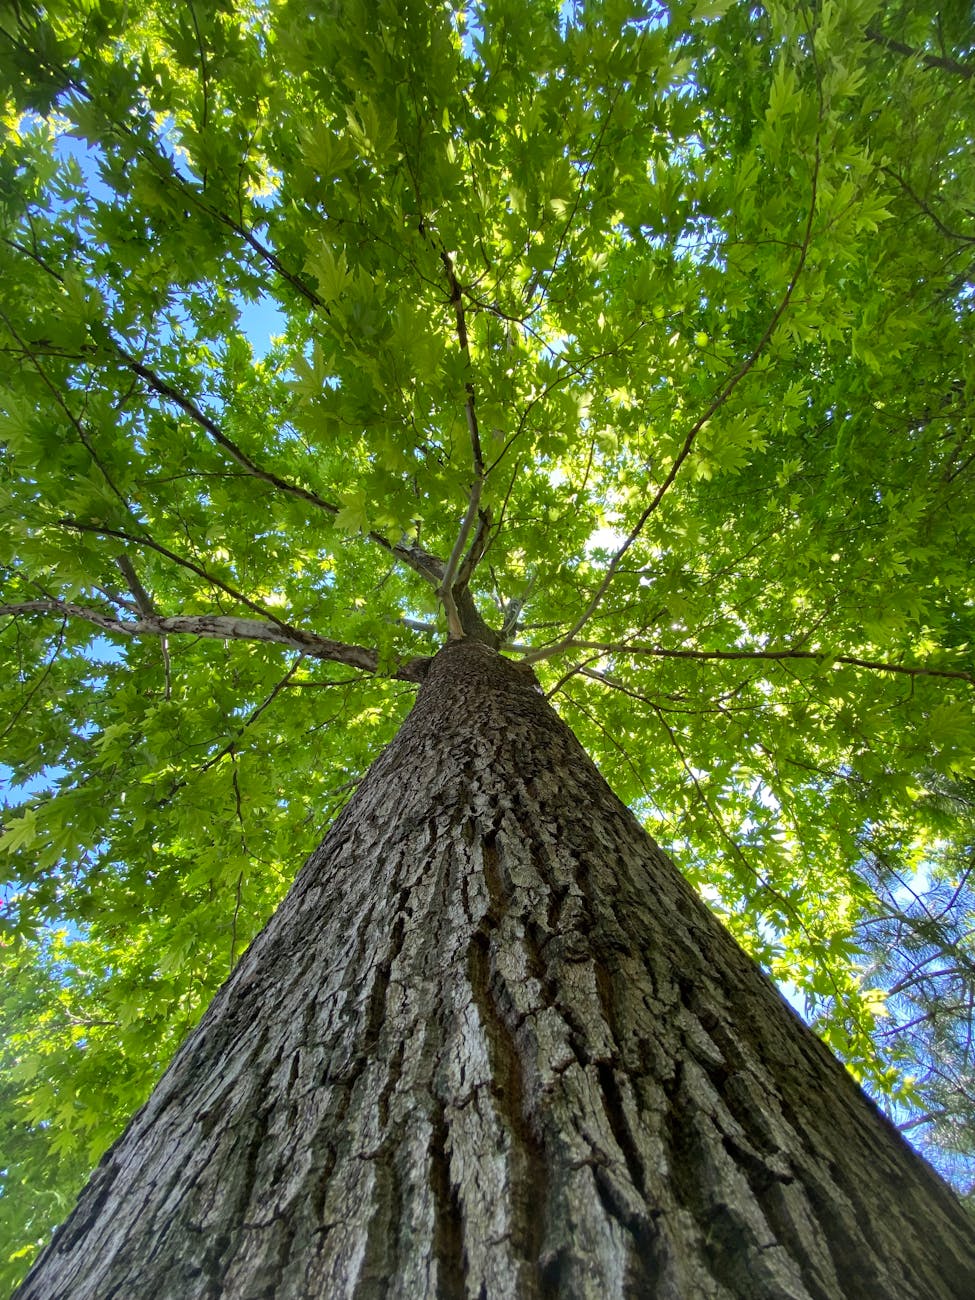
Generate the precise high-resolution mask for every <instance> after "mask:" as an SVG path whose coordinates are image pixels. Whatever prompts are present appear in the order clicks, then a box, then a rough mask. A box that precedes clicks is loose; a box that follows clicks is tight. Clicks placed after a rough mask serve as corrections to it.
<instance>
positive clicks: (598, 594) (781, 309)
mask: <svg viewBox="0 0 975 1300" xmlns="http://www.w3.org/2000/svg"><path fill="white" fill-rule="evenodd" d="M819 163H820V155H819V140H818V137H817V141H816V155H815V161H814V163H813V174H812V194H811V197H810V200H809V212H808V215H807V217H806V228H805V232H804V234H803V238H802V246H801V248H800V251H799V257H798V259H797V261H796V265H795V269H794V270H793V272H792V276H791V278H790V280H789V283H788V285H787V286H786V290H785V293H784V294H783V295H782V299H781V301H780V302H779V305H778V306H777V307H776V309H775V311H774V312H773V313H772V317H771V319H770V320H769V323H768V325H767V326H766V327H765V332H764V333H763V334H762V337H761V338H760V339H759V340H758V342H757V343H756V345H755V347H754V348H753V349H752V351H751V352H750V353H749V354H748V356H747V357H746V358H745V359H744V361H742V363H741V365H740V366H739V367H738V368H737V370H735V371H734V372H733V373H732V374H731V375H729V376H728V378H727V379H726V380H725V381H724V383H723V384H722V385H721V387H720V388H719V389H718V391H717V392H716V393H715V395H714V397H713V398H712V399H711V401H710V402H709V403H708V405H707V407H706V408H705V410H704V411H703V412H702V413H701V415H699V416H698V418H697V419H696V420H695V421H694V423H693V424H692V425H691V427H690V429H689V430H688V431H687V436H686V437H685V438H684V442H683V445H682V446H681V449H680V451H679V452H678V453H677V456H676V457H675V458H674V462H673V464H672V465H671V467H670V469H669V470H668V471H667V475H666V477H665V478H664V481H663V482H662V483H661V484H660V486H659V488H657V491H656V492H655V493H654V494H653V497H652V498H651V500H650V502H649V504H648V505H647V506H646V507H645V508H644V510H643V512H642V513H641V515H640V517H639V518H638V519H637V521H636V523H635V524H634V525H633V527H632V528H631V529H630V531H629V533H628V534H627V536H626V538H625V539H624V541H623V543H622V545H621V546H620V547H619V549H618V550H617V551H616V553H615V554H614V555H613V557H612V559H611V560H610V562H609V564H608V565H607V567H606V573H605V574H604V575H603V580H602V582H601V583H600V584H599V586H598V587H597V588H596V591H595V593H594V594H593V597H592V599H591V600H590V602H589V604H588V605H587V606H586V608H585V609H584V610H583V612H582V614H580V616H579V618H578V619H576V621H575V623H574V624H573V625H572V627H571V628H570V629H569V631H568V632H567V633H566V635H565V638H564V639H563V641H562V642H561V643H560V645H562V646H565V645H568V644H571V643H572V642H573V640H574V638H575V637H576V636H577V634H578V633H579V632H580V631H581V630H582V629H583V628H584V627H585V625H586V624H587V623H588V622H589V620H590V619H591V618H592V616H593V614H595V612H596V610H597V609H598V608H599V606H600V604H601V603H602V599H603V597H604V596H605V595H606V592H607V591H608V590H609V586H610V583H611V582H612V581H613V578H614V577H615V575H616V571H617V569H618V568H619V566H620V563H621V561H622V559H623V556H624V555H625V554H626V553H627V551H628V550H629V549H630V547H631V546H632V545H633V543H634V542H635V541H636V539H637V538H638V537H639V536H640V534H641V533H642V532H643V529H644V527H645V526H646V523H647V520H648V519H649V518H650V516H651V515H652V514H653V513H654V511H655V510H656V509H657V507H658V506H659V505H660V502H661V501H662V500H663V497H664V495H665V493H666V492H667V491H668V489H669V488H670V486H671V484H672V483H673V482H674V480H675V479H676V477H677V474H678V472H679V471H680V468H681V466H682V465H683V463H684V461H685V460H686V459H687V457H688V456H689V455H690V454H691V450H692V448H693V446H694V441H695V439H696V438H697V435H698V434H699V433H700V432H701V430H702V429H703V428H704V426H705V425H706V424H707V422H708V421H709V420H710V419H711V417H712V416H713V415H714V414H715V412H716V411H718V410H720V408H721V407H722V406H724V404H725V402H727V400H728V398H729V397H730V396H731V394H732V393H733V392H734V391H735V389H736V388H737V387H738V385H739V384H740V383H741V381H742V380H743V379H744V378H745V376H746V375H747V374H748V373H749V371H750V370H751V369H752V367H753V366H754V365H755V362H756V361H757V360H758V358H759V357H760V356H761V355H762V353H763V352H764V351H765V348H766V346H767V344H768V342H769V340H770V339H771V337H772V335H773V334H774V333H775V329H776V327H777V325H778V323H779V321H780V320H781V319H782V316H783V314H784V313H785V311H786V309H787V307H788V306H789V303H790V302H791V300H792V295H793V293H794V292H795V288H796V285H797V284H798V283H799V277H800V276H801V275H802V271H803V268H804V266H805V265H806V258H807V257H808V255H809V244H810V240H811V238H812V228H813V219H814V217H815V213H816V195H817V189H818V182H819ZM529 657H531V656H529Z"/></svg>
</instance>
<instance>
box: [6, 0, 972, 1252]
mask: <svg viewBox="0 0 975 1300" xmlns="http://www.w3.org/2000/svg"><path fill="white" fill-rule="evenodd" d="M0 15H2V16H0V69H2V71H0V79H2V80H0V93H2V95H3V101H4V102H3V120H4V127H3V147H2V156H0V286H2V288H0V357H2V364H0V370H2V375H0V377H2V389H0V448H2V452H0V524H2V527H0V539H2V540H0V546H2V554H0V565H2V573H3V592H2V596H0V602H2V605H0V608H2V610H3V611H4V617H3V619H2V622H0V659H2V667H0V694H2V706H0V718H2V719H3V722H2V724H0V731H2V735H3V745H2V752H0V761H2V762H3V763H5V764H6V765H7V766H8V768H9V771H10V772H11V774H12V788H11V793H10V795H9V804H10V807H9V808H8V811H7V812H6V813H5V815H4V820H5V825H6V835H5V837H4V838H3V839H2V840H0V867H2V872H3V878H4V879H5V880H6V881H7V884H6V885H5V886H4V895H3V899H4V906H3V916H2V922H0V925H2V931H0V939H2V943H3V963H4V969H3V971H2V972H0V981H2V983H0V987H3V988H4V990H5V992H4V994H3V998H4V1014H5V1021H6V1034H7V1039H6V1046H5V1048H4V1054H3V1073H2V1083H0V1088H2V1097H3V1105H4V1112H3V1114H4V1118H3V1129H2V1132H3V1139H4V1140H3V1156H2V1173H0V1178H2V1187H0V1201H2V1205H3V1211H4V1212H3V1214H2V1215H0V1218H2V1219H3V1220H4V1222H5V1223H6V1224H7V1225H8V1236H7V1237H6V1238H5V1240H4V1243H3V1259H4V1260H5V1261H6V1263H5V1265H4V1266H5V1267H7V1268H8V1272H9V1276H10V1277H13V1276H15V1275H17V1274H18V1273H19V1272H20V1271H22V1269H23V1268H24V1267H25V1266H26V1262H27V1258H28V1256H29V1254H30V1251H31V1249H32V1248H33V1247H34V1245H36V1243H37V1242H38V1241H40V1240H41V1239H43V1237H44V1236H45V1234H46V1233H47V1232H48V1230H49V1229H50V1227H51V1225H52V1224H53V1223H54V1222H55V1221H56V1220H57V1219H58V1218H59V1217H60V1216H61V1215H62V1213H63V1211H64V1209H65V1207H66V1206H67V1204H68V1203H69V1201H70V1198H71V1195H72V1194H73V1192H74V1190H75V1188H76V1187H77V1185H78V1183H79V1182H80V1181H81V1179H82V1178H83V1177H84V1175H85V1173H86V1171H87V1169H88V1168H89V1167H90V1164H91V1162H92V1161H93V1160H94V1158H95V1157H96V1156H97V1155H98V1154H99V1152H100V1151H101V1150H103V1149H104V1147H105V1145H106V1144H107V1143H108V1142H109V1141H110V1140H111V1138H112V1136H113V1134H115V1133H116V1132H117V1131H118V1130H119V1128H120V1126H121V1124H122V1123H123V1122H124V1119H125V1118H126V1116H127V1115H128V1114H129V1113H130V1112H131V1111H132V1109H133V1108H134V1107H135V1106H136V1105H137V1104H138V1103H139V1102H140V1100H141V1099H142V1098H143V1097H144V1096H145V1095H146V1093H147V1091H148V1089H149V1088H150V1086H151V1084H152V1082H153V1080H154V1079H155V1077H156V1076H157V1075H158V1073H159V1071H160V1070H161V1069H162V1067H163V1065H164V1064H165V1061H166V1059H167V1058H168V1056H169V1055H170V1054H171V1052H172V1050H173V1048H174V1047H175V1045H176V1044H177V1042H178V1041H179V1040H180V1038H181V1036H182V1035H183V1034H184V1033H185V1031H186V1029H187V1028H188V1027H189V1026H190V1025H191V1024H192V1023H193V1022H194V1020H195V1019H196V1018H197V1017H198V1015H199V1014H200V1011H201V1010H202V1008H203V1006H204V1005H205V1004H206V1001H207V999H208V998H209V997H210V995H211V994H212V992H213V991H214V989H215V988H216V987H217V986H218V985H219V983H220V982H221V981H222V979H223V978H224V977H225V976H226V974H227V972H228V971H229V969H230V968H231V966H232V964H233V962H234V961H235V960H236V958H237V957H238V956H239V955H240V953H241V951H242V950H243V948H244V947H245V946H246V943H247V942H248V940H249V939H250V938H251V937H252V936H253V934H254V933H255V932H256V930H257V929H258V928H259V927H260V925H261V924H262V923H263V921H264V920H265V919H266V918H267V916H268V915H269V913H270V912H271V910H272V909H273V907H274V905H275V903H276V901H277V900H278V899H279V898H280V897H281V895H282V893H283V891H284V890H285V889H286V887H287V884H288V881H289V880H290V879H291V878H292V877H293V875H294V872H295V871H296V870H297V868H298V866H299V865H300V863H301V861H302V859H303V856H304V855H305V853H306V852H307V851H308V850H310V849H311V848H312V847H314V845H315V844H316V843H317V841H318V839H319V838H320V836H321V834H322V832H323V830H324V828H325V826H326V825H327V824H328V822H329V820H330V819H331V817H332V816H333V815H334V812H335V811H336V809H337V808H338V807H339V806H340V805H341V802H342V800H343V799H344V798H345V797H346V796H347V793H348V791H349V789H350V788H351V786H352V785H353V784H354V781H355V779H356V777H357V776H358V775H359V774H360V773H361V772H362V771H363V770H364V769H365V767H366V766H367V765H368V763H369V761H370V759H371V758H372V757H373V756H374V755H375V754H376V753H377V752H378V750H379V748H380V747H381V745H382V744H383V743H384V742H385V741H386V740H387V739H388V738H389V737H390V736H391V734H392V733H393V731H394V730H395V728H396V726H397V724H398V722H399V720H400V719H401V718H402V716H403V715H404V713H405V711H406V709H407V708H408V706H409V703H410V699H411V696H412V690H413V687H412V686H411V685H410V684H408V683H407V682H405V681H404V680H403V678H408V677H409V670H408V668H407V667H405V666H406V665H407V664H408V661H409V660H410V659H411V658H413V657H415V656H417V655H423V654H429V653H432V652H433V651H434V649H435V648H436V646H437V644H439V643H440V642H441V641H442V640H443V638H444V636H445V635H446V634H447V632H448V628H452V629H453V631H454V632H455V633H456V632H457V631H458V630H460V628H461V626H464V627H467V628H468V629H469V628H470V622H469V619H468V616H467V615H465V614H464V613H463V609H462V599H463V598H464V597H465V592H466V593H467V594H468V595H473V598H474V601H475V602H476V604H477V607H478V609H479V610H480V613H481V615H482V616H483V618H484V619H485V620H486V621H487V623H489V624H490V625H491V626H492V627H495V628H501V626H502V624H503V625H504V634H503V635H504V640H505V644H506V652H507V653H510V654H525V655H527V656H528V657H529V658H530V659H532V660H533V662H534V663H535V665H536V667H537V670H538V671H539V673H540V675H541V677H542V679H543V681H544V682H545V683H546V684H547V686H548V687H550V688H551V689H552V690H553V692H554V694H553V702H554V703H555V705H556V706H557V707H558V708H559V709H560V710H561V711H562V712H563V714H564V715H565V717H566V719H567V720H568V722H569V723H570V725H571V726H572V727H573V729H574V730H575V731H576V733H577V734H578V735H579V737H580V739H581V740H582V741H583V742H584V743H585V744H586V745H587V747H588V748H589V750H590V752H591V753H592V754H593V756H594V757H595V759H596V760H597V762H598V763H599V764H600V766H601V767H602V769H603V771H604V772H605V774H606V775H607V777H608V778H609V780H610V781H611V782H612V783H613V785H614V786H615V788H616V789H617V791H618V792H619V793H620V795H621V796H622V797H623V798H624V799H626V800H628V801H629V802H630V803H632V804H633V806H634V807H636V808H637V810H638V811H639V812H640V814H641V815H642V816H643V817H644V818H645V820H646V823H647V825H648V827H649V828H650V829H651V830H652V831H653V832H654V834H655V835H656V836H657V837H658V838H659V839H661V840H662V841H663V842H664V843H665V844H667V845H668V846H670V847H672V848H673V850H674V853H675V856H676V858H677V860H678V862H679V863H680V864H681V865H682V866H683V867H684V869H685V870H686V871H687V872H688V873H689V875H690V877H691V878H692V879H693V880H694V882H695V883H696V884H697V885H698V886H699V888H700V889H701V890H702V892H703V893H704V896H705V897H706V898H707V899H708V900H709V901H710V902H712V903H713V905H714V906H715V908H716V909H717V910H718V911H719V912H720V913H721V914H722V915H723V916H724V917H725V919H726V920H727V922H728V923H729V925H730V926H731V927H732V929H733V930H734V932H735V933H736V934H737V935H738V937H739V938H740V939H741V940H742V941H743V942H744V943H745V944H746V945H747V946H748V947H749V948H750V949H751V950H752V951H753V952H755V954H756V955H757V956H758V957H759V958H760V959H761V960H762V961H763V962H764V963H765V965H766V966H767V968H768V969H769V970H771V972H772V973H773V974H774V975H775V976H776V977H777V978H779V979H781V980H786V981H789V982H790V984H791V986H792V987H793V988H794V989H796V990H798V992H799V993H800V995H802V996H804V997H805V998H806V999H807V1001H808V1005H809V1009H810V1012H811V1013H812V1014H814V1015H818V1016H819V1025H820V1028H821V1030H822V1032H823V1033H824V1034H825V1036H826V1038H827V1040H828V1041H829V1042H830V1043H831V1044H832V1045H833V1046H834V1047H835V1048H836V1049H837V1050H838V1051H840V1053H841V1054H843V1055H844V1056H845V1058H846V1059H847V1060H848V1061H849V1062H850V1065H851V1068H853V1069H854V1071H855V1072H856V1073H857V1075H858V1076H859V1077H861V1078H863V1079H864V1080H865V1081H866V1082H867V1083H868V1084H870V1086H872V1087H873V1088H874V1090H875V1091H876V1092H878V1093H879V1094H880V1095H882V1096H887V1097H888V1098H895V1099H896V1098H898V1097H899V1098H901V1099H902V1100H903V1101H905V1102H907V1103H910V1104H913V1101H912V1099H916V1098H915V1093H914V1092H912V1087H914V1086H915V1085H912V1084H911V1082H910V1079H909V1077H908V1076H907V1075H906V1074H905V1071H904V1068H903V1056H904V1053H903V1052H900V1053H899V1051H898V1049H897V1042H898V1039H897V1036H896V1035H890V1034H888V1033H885V1028H886V1027H888V1026H886V1025H885V1019H884V1005H883V1004H884V997H883V992H882V986H884V981H883V979H880V978H879V977H876V973H875V975H874V976H871V975H870V974H869V970H868V968H870V963H871V958H870V956H869V954H866V955H865V954H864V952H863V951H862V950H861V949H862V946H863V944H864V943H865V942H866V941H867V939H868V938H869V933H870V929H869V925H870V923H869V918H871V917H875V916H876V915H877V911H878V908H880V909H881V910H882V909H883V906H884V903H883V900H884V899H885V898H886V897H887V895H886V894H885V893H884V890H885V888H886V886H885V885H884V879H887V880H888V883H889V877H888V878H881V877H880V876H878V874H877V863H878V862H884V863H887V864H893V867H892V869H897V870H904V871H906V872H908V873H909V874H910V873H911V872H916V871H917V869H918V867H919V866H921V865H923V864H925V863H926V862H928V861H935V860H937V861H949V860H950V861H952V862H955V863H957V861H959V859H958V857H957V855H958V854H959V853H961V852H962V851H963V850H962V847H960V846H962V845H963V844H964V843H965V842H966V841H965V835H966V831H965V825H966V822H965V819H964V818H963V817H962V818H961V819H960V820H958V819H956V820H955V821H953V820H952V818H951V817H949V816H946V815H945V812H944V809H943V808H942V807H940V806H939V807H938V808H937V809H936V808H935V807H934V804H933V802H932V800H931V799H930V798H929V797H928V795H927V792H928V791H929V790H930V789H932V788H933V786H932V783H933V784H934V786H937V784H938V783H939V782H940V783H945V782H949V783H950V782H953V781H958V780H959V779H961V778H963V777H965V776H966V774H968V773H970V771H971V767H972V761H973V751H975V736H973V726H972V720H973V719H972V714H973V699H975V692H973V686H975V673H973V665H972V650H971V646H972V639H973V634H975V606H973V584H972V557H973V551H975V493H973V487H975V430H973V424H972V415H973V409H975V330H973V319H975V315H973V311H975V298H973V294H975V287H973V280H975V277H973V260H975V224H973V215H972V214H973V210H975V148H973V134H975V96H973V93H972V91H973V69H975V52H973V51H975V38H973V35H972V32H971V30H970V28H969V27H968V26H967V25H966V6H965V5H962V4H954V5H952V6H946V7H943V8H942V9H940V10H936V9H935V8H933V7H931V6H929V5H927V4H923V3H922V4H913V3H912V4H907V3H902V4H900V5H893V6H892V5H883V4H880V3H878V2H875V0H824V2H823V3H818V4H812V5H809V6H796V5H792V4H786V3H775V4H769V5H767V6H766V7H765V8H759V7H757V6H755V5H752V4H745V3H741V2H739V3H733V2H729V0H720V2H718V3H712V2H710V0H691V2H690V3H678V4H674V5H672V6H668V7H667V8H664V7H663V6H658V5H655V4H653V3H649V4H645V5H644V4H641V3H639V0H593V2H592V3H579V4H576V5H573V4H565V5H558V4H556V3H554V2H552V0H488V2H487V3H485V4H483V5H475V6H471V7H470V8H460V9H458V10H452V9H450V8H448V7H441V6H438V5H436V4H431V3H429V2H428V0H396V2H395V3H393V2H392V0H388V2H387V0H378V3H377V2H376V0H372V2H370V3H368V4H366V3H363V2H360V0H332V2H331V3H328V2H327V0H216V2H209V3H203V2H202V0H196V2H194V3H187V4H180V5H174V4H171V3H170V4H162V3H156V2H155V0H126V3H124V4H123V3H122V2H121V0H84V2H80V0H51V2H50V3H46V4H43V5H39V4H35V3H31V2H30V0H16V2H14V3H11V2H8V3H5V4H4V5H2V6H0ZM269 322H271V324H270V325H269ZM269 328H270V329H271V330H272V331H273V333H274V337H273V339H270V340H268V339H267V338H266V335H267V332H268V329H269ZM431 557H439V560H437V559H432V558H431ZM445 565H446V578H445V576H444V574H445ZM173 619H176V620H182V623H181V624H180V625H175V624H167V623H166V622H165V620H173ZM213 619H217V620H223V621H222V622H218V623H217V624H214V623H213V622H212V620H213ZM465 619H468V621H467V622H465ZM207 620H211V621H210V622H207ZM235 620H236V621H235ZM243 620H246V622H245V621H243ZM137 623H138V628H136V624H137ZM231 624H232V626H231ZM125 625H128V631H126V627H125ZM135 631H138V632H139V635H138V636H136V635H132V633H133V632H135ZM321 638H329V639H330V640H329V643H328V644H330V645H331V644H332V643H341V645H339V646H338V648H333V649H332V650H328V649H327V648H325V645H324V643H323V642H322V641H321ZM349 647H366V648H367V650H368V651H370V652H375V653H374V654H372V656H371V658H370V656H369V655H368V654H366V656H365V659H363V657H362V653H363V652H356V653H357V654H358V656H359V657H358V658H357V657H356V654H354V653H353V652H352V651H350V649H349ZM372 667H376V668H377V669H378V672H377V673H376V674H375V675H372V674H370V672H369V671H367V670H368V669H369V668H372ZM397 674H398V676H397ZM25 782H28V783H30V784H29V785H28V786H27V787H26V789H24V788H19V787H22V786H23V783H25ZM935 802H936V801H935ZM967 824H968V825H969V827H970V819H969V821H968V823H967ZM946 846H947V847H946ZM951 846H954V847H953V848H952V847H951ZM952 853H954V854H955V857H954V858H952V857H951V854H952ZM946 854H947V855H948V856H947V857H946V856H945V855H946ZM939 855H940V856H939ZM952 869H953V870H955V869H957V868H952ZM938 870H940V868H939V869H938ZM946 878H947V877H946ZM931 879H932V880H933V881H934V882H935V885H936V886H938V887H940V886H939V885H938V881H939V880H940V877H939V876H938V874H937V871H935V874H934V875H933V876H931ZM878 898H879V899H880V900H881V901H880V902H878ZM865 927H866V928H865ZM865 936H867V939H865ZM868 946H869V945H868ZM874 967H876V963H874ZM894 982H896V976H890V978H888V980H887V983H888V985H889V984H891V983H894Z"/></svg>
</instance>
